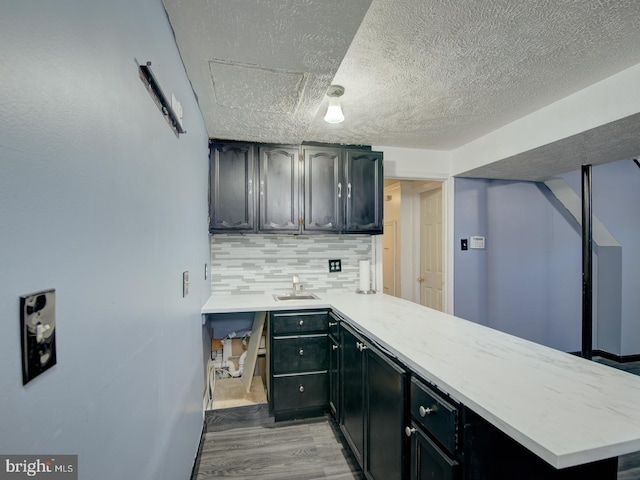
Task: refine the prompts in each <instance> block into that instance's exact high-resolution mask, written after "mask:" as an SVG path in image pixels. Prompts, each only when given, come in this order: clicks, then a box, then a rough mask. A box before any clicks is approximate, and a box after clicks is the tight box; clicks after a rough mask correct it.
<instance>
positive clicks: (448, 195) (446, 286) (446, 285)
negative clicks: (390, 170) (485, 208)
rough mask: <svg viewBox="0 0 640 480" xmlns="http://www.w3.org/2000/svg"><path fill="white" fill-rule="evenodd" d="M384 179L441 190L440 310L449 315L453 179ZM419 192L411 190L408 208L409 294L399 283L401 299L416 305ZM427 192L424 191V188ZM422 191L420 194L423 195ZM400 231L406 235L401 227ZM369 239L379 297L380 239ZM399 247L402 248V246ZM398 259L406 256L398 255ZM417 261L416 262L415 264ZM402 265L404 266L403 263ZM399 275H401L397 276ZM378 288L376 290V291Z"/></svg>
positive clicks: (418, 297)
mask: <svg viewBox="0 0 640 480" xmlns="http://www.w3.org/2000/svg"><path fill="white" fill-rule="evenodd" d="M385 178H386V179H394V180H407V181H417V182H420V183H421V184H428V182H438V183H439V185H440V186H441V187H442V236H443V239H442V256H443V271H442V274H443V290H442V309H443V311H444V312H445V313H449V314H452V315H453V305H454V298H453V293H454V289H453V267H454V265H453V253H454V248H453V244H452V239H453V236H454V235H453V225H454V218H453V216H454V179H453V177H441V178H434V177H429V178H418V177H412V178H406V177H405V178H400V177H391V176H390V177H385ZM421 188H422V187H418V188H416V189H414V191H413V192H412V195H411V204H412V206H411V208H412V210H413V215H412V217H413V218H412V221H411V223H412V225H411V226H409V227H408V228H410V232H411V238H412V240H411V249H410V256H411V262H410V263H411V265H412V266H413V269H412V270H413V271H412V272H411V276H412V278H413V280H414V281H413V282H411V285H412V287H411V290H410V294H409V295H407V294H406V293H405V288H406V285H405V283H404V282H402V285H403V287H402V290H401V291H402V297H403V298H407V299H409V300H411V301H413V302H416V303H420V286H419V284H418V282H417V278H418V277H419V276H420V263H419V259H420V256H419V255H420V193H421ZM427 190H428V188H427ZM427 190H424V191H427ZM400 229H401V230H403V231H406V230H405V229H404V227H403V226H402V225H401V226H400ZM371 238H372V250H373V259H372V260H373V262H374V265H376V275H375V276H376V286H377V287H376V290H378V291H379V292H380V293H382V235H374V236H372V237H371ZM403 245H406V243H405V242H403ZM400 255H406V253H405V254H403V253H402V252H401V253H400ZM415 259H417V261H416V260H415ZM403 264H405V262H403ZM401 275H404V274H402V273H401ZM378 286H379V287H378Z"/></svg>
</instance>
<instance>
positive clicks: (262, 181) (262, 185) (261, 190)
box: [260, 180, 264, 195]
mask: <svg viewBox="0 0 640 480" xmlns="http://www.w3.org/2000/svg"><path fill="white" fill-rule="evenodd" d="M260 195H264V180H260Z"/></svg>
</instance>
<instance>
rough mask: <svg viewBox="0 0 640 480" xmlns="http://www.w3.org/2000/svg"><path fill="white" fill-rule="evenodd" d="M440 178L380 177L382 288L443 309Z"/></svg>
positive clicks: (442, 196) (443, 231)
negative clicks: (381, 181)
mask: <svg viewBox="0 0 640 480" xmlns="http://www.w3.org/2000/svg"><path fill="white" fill-rule="evenodd" d="M445 187H446V182H442V181H425V180H400V179H385V188H384V234H383V235H382V239H381V241H380V243H379V248H380V251H381V270H382V272H381V280H382V291H383V292H384V293H387V294H389V295H394V296H397V297H400V298H404V299H406V300H410V301H413V302H416V303H420V304H422V305H425V306H428V307H430V308H434V309H436V310H440V311H445V309H446V308H447V289H446V277H447V275H446V270H447V269H446V265H447V262H446V260H445V259H446V255H447V251H446V245H447V242H446V238H447V222H446V218H447V215H446V212H447V202H446V200H445V196H446V188H445Z"/></svg>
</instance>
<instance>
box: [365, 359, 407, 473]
mask: <svg viewBox="0 0 640 480" xmlns="http://www.w3.org/2000/svg"><path fill="white" fill-rule="evenodd" d="M365 362H366V369H365V392H366V395H365V402H366V423H365V432H366V441H365V456H364V459H365V468H364V471H365V474H366V476H367V478H371V479H376V480H401V479H403V478H405V475H404V472H403V469H404V462H403V461H402V460H403V454H404V451H405V448H404V445H405V436H404V431H403V428H402V427H403V425H404V412H405V409H404V391H405V378H406V373H405V371H404V370H403V369H401V368H400V367H399V366H398V365H396V364H395V363H393V362H392V361H391V360H389V359H388V358H387V357H386V356H385V355H384V354H383V353H381V352H378V351H377V350H376V349H375V348H373V347H370V348H368V349H367V350H366V356H365Z"/></svg>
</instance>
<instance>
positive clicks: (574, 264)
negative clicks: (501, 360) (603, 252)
mask: <svg viewBox="0 0 640 480" xmlns="http://www.w3.org/2000/svg"><path fill="white" fill-rule="evenodd" d="M455 189H456V194H455V226H454V235H455V236H454V238H455V242H456V244H455V253H454V265H455V266H454V270H455V271H454V283H455V305H454V313H455V315H457V316H460V317H463V318H467V319H469V320H472V321H474V322H478V323H482V324H484V325H487V326H489V327H492V328H496V329H498V330H501V331H505V332H507V333H511V334H513V335H517V336H519V337H523V338H526V339H529V340H532V341H535V342H538V343H542V344H545V345H548V346H550V347H553V348H557V349H560V350H565V351H575V350H579V349H580V325H581V313H580V305H581V283H580V278H581V274H580V265H581V263H580V262H581V253H580V238H579V236H578V234H577V233H576V232H575V231H574V230H573V228H572V227H571V226H570V225H569V224H567V222H566V221H565V220H564V219H563V218H562V217H561V215H560V214H559V213H557V212H556V210H555V209H554V208H553V207H552V206H551V205H550V204H549V202H548V201H547V200H546V198H545V197H544V196H543V194H542V193H541V192H540V191H539V190H538V188H537V186H536V184H534V183H529V182H505V181H497V180H471V179H456V180H455ZM472 235H482V236H485V237H486V248H485V249H484V250H471V249H470V250H468V251H461V250H460V238H469V237H470V236H472Z"/></svg>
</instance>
